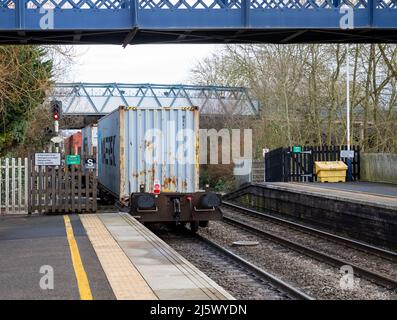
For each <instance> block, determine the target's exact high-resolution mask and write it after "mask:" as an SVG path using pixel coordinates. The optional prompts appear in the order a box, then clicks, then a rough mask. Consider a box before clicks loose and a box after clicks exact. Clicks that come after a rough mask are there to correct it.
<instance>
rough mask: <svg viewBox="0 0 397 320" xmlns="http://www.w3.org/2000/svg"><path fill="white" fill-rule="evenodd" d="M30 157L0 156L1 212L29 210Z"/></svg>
mask: <svg viewBox="0 0 397 320" xmlns="http://www.w3.org/2000/svg"><path fill="white" fill-rule="evenodd" d="M28 176H29V175H28V159H27V158H24V159H21V158H0V214H15V213H22V214H23V213H27V212H28V193H29V191H28Z"/></svg>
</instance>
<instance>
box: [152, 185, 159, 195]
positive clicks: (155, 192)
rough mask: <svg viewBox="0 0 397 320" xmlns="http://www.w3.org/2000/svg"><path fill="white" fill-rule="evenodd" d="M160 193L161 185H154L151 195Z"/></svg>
mask: <svg viewBox="0 0 397 320" xmlns="http://www.w3.org/2000/svg"><path fill="white" fill-rule="evenodd" d="M160 192H161V185H160V183H155V184H154V186H153V193H154V194H160Z"/></svg>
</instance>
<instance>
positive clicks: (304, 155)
mask: <svg viewBox="0 0 397 320" xmlns="http://www.w3.org/2000/svg"><path fill="white" fill-rule="evenodd" d="M351 149H352V150H353V151H354V158H353V159H352V177H353V180H359V179H360V150H359V147H358V146H352V147H351ZM341 150H347V146H304V147H302V149H301V151H300V152H294V150H293V147H288V148H278V149H274V150H272V151H270V152H268V153H266V154H265V179H266V181H269V182H279V181H281V182H289V181H299V182H312V181H316V179H317V177H316V174H315V172H314V162H315V161H339V160H341V157H340V151H341Z"/></svg>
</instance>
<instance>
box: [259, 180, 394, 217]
mask: <svg viewBox="0 0 397 320" xmlns="http://www.w3.org/2000/svg"><path fill="white" fill-rule="evenodd" d="M260 184H262V185H265V186H268V187H270V188H275V189H282V190H286V191H292V192H300V193H306V194H311V195H315V196H322V197H326V198H334V199H338V200H341V201H354V202H358V203H362V204H366V205H374V206H380V207H387V208H391V209H396V210H397V186H396V185H392V184H385V183H374V182H346V183H342V182H340V183H320V182H312V183H308V182H263V183H260Z"/></svg>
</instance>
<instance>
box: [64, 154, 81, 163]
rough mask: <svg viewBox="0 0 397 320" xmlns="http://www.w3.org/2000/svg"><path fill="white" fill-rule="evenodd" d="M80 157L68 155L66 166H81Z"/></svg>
mask: <svg viewBox="0 0 397 320" xmlns="http://www.w3.org/2000/svg"><path fill="white" fill-rule="evenodd" d="M80 163H81V162H80V155H79V154H68V155H66V165H75V164H77V165H80Z"/></svg>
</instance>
